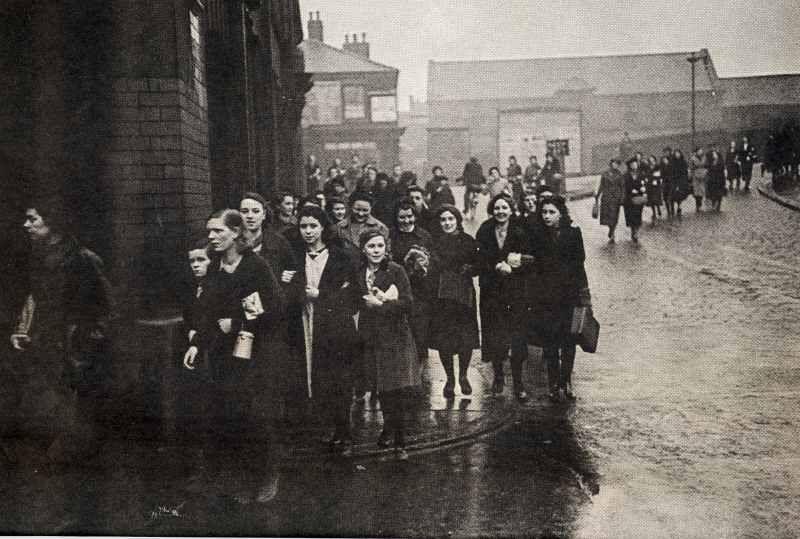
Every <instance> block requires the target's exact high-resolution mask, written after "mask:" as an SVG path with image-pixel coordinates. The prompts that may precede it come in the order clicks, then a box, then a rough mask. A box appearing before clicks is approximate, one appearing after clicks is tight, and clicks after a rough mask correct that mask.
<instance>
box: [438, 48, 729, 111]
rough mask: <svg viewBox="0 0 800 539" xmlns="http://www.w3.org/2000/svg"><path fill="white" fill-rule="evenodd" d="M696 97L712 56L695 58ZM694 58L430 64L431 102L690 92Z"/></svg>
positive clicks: (709, 73)
mask: <svg viewBox="0 0 800 539" xmlns="http://www.w3.org/2000/svg"><path fill="white" fill-rule="evenodd" d="M696 54H697V55H698V56H704V57H705V58H706V61H705V62H704V61H702V60H701V61H699V62H697V64H696V66H697V69H696V85H697V90H698V91H708V90H711V89H712V88H713V87H714V83H715V82H716V78H717V75H716V71H715V69H714V64H713V63H712V61H711V57H710V56H709V55H708V51H707V50H705V49H703V50H702V51H699V52H696ZM690 55H691V52H671V53H657V54H635V55H624V56H579V57H564V58H532V59H523V60H478V61H459V62H437V61H430V62H429V64H428V101H429V102H430V101H439V100H441V101H455V100H472V99H508V98H528V97H550V96H552V95H553V94H555V93H557V92H559V91H580V90H583V91H591V92H593V93H594V94H595V95H625V94H639V93H668V92H688V91H690V90H691V67H690V65H689V62H688V61H687V58H688V57H689V56H690Z"/></svg>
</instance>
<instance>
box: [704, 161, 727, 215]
mask: <svg viewBox="0 0 800 539" xmlns="http://www.w3.org/2000/svg"><path fill="white" fill-rule="evenodd" d="M706 195H707V196H708V199H709V200H710V201H711V208H712V209H713V210H714V211H720V209H722V197H724V196H725V163H723V161H722V154H720V153H719V152H718V151H716V150H715V151H713V152H711V156H710V158H709V163H708V177H707V179H706Z"/></svg>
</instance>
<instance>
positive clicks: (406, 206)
mask: <svg viewBox="0 0 800 539" xmlns="http://www.w3.org/2000/svg"><path fill="white" fill-rule="evenodd" d="M400 210H411V211H412V212H413V213H414V217H416V218H417V219H419V215H418V214H417V208H416V206H414V203H413V202H411V199H410V198H408V197H403V198H401V199H400V200H399V201H398V202H397V205H396V206H395V208H394V219H392V221H393V222H394V226H395V227H397V228H399V227H400V223H399V219H398V217H399V216H400Z"/></svg>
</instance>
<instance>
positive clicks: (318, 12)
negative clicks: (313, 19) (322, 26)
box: [317, 11, 319, 20]
mask: <svg viewBox="0 0 800 539" xmlns="http://www.w3.org/2000/svg"><path fill="white" fill-rule="evenodd" d="M317 20H319V11H317Z"/></svg>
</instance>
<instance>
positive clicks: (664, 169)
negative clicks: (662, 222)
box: [658, 155, 675, 219]
mask: <svg viewBox="0 0 800 539" xmlns="http://www.w3.org/2000/svg"><path fill="white" fill-rule="evenodd" d="M658 171H659V172H660V173H661V194H662V196H663V197H664V205H665V206H666V207H667V217H668V218H670V219H672V217H674V216H675V202H674V201H673V200H672V196H673V191H674V188H673V185H674V183H675V180H674V178H673V177H672V175H673V169H672V156H671V155H663V156H661V161H659V163H658Z"/></svg>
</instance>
